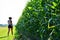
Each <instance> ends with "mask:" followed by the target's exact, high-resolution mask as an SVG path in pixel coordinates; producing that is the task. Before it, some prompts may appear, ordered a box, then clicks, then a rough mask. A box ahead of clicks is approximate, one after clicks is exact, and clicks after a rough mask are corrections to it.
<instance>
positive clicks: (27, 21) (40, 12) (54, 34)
mask: <svg viewBox="0 0 60 40" xmlns="http://www.w3.org/2000/svg"><path fill="white" fill-rule="evenodd" d="M16 31H17V32H16V35H18V36H16V39H17V40H49V39H50V40H59V39H60V0H30V1H29V2H28V4H27V6H26V7H25V9H24V10H23V13H22V16H21V17H20V18H19V20H18V22H17V24H16Z"/></svg>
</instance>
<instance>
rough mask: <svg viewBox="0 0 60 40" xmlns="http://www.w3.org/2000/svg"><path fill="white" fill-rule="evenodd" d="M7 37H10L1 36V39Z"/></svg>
mask: <svg viewBox="0 0 60 40" xmlns="http://www.w3.org/2000/svg"><path fill="white" fill-rule="evenodd" d="M6 37H8V36H1V37H0V39H1V38H6Z"/></svg>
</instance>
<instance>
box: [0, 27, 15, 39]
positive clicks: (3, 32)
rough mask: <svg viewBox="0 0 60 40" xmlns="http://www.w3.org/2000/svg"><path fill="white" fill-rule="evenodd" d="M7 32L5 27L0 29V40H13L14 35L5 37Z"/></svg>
mask: <svg viewBox="0 0 60 40" xmlns="http://www.w3.org/2000/svg"><path fill="white" fill-rule="evenodd" d="M13 28H14V29H13V32H14V31H15V27H13ZM7 32H8V28H7V27H0V40H13V39H14V35H12V34H11V32H10V34H9V36H7Z"/></svg>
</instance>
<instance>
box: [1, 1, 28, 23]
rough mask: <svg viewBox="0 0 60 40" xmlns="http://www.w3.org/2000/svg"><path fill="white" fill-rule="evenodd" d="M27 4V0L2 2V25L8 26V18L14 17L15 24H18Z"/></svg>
mask: <svg viewBox="0 0 60 40" xmlns="http://www.w3.org/2000/svg"><path fill="white" fill-rule="evenodd" d="M27 2H28V1H27V0H0V24H7V20H8V17H12V22H13V24H16V23H17V22H18V19H19V17H20V16H21V15H22V11H23V9H24V8H25V6H26V4H27Z"/></svg>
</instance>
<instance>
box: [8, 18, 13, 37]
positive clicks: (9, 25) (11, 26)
mask: <svg viewBox="0 0 60 40" xmlns="http://www.w3.org/2000/svg"><path fill="white" fill-rule="evenodd" d="M10 31H11V33H12V35H13V24H12V17H9V20H8V36H9V32H10Z"/></svg>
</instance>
